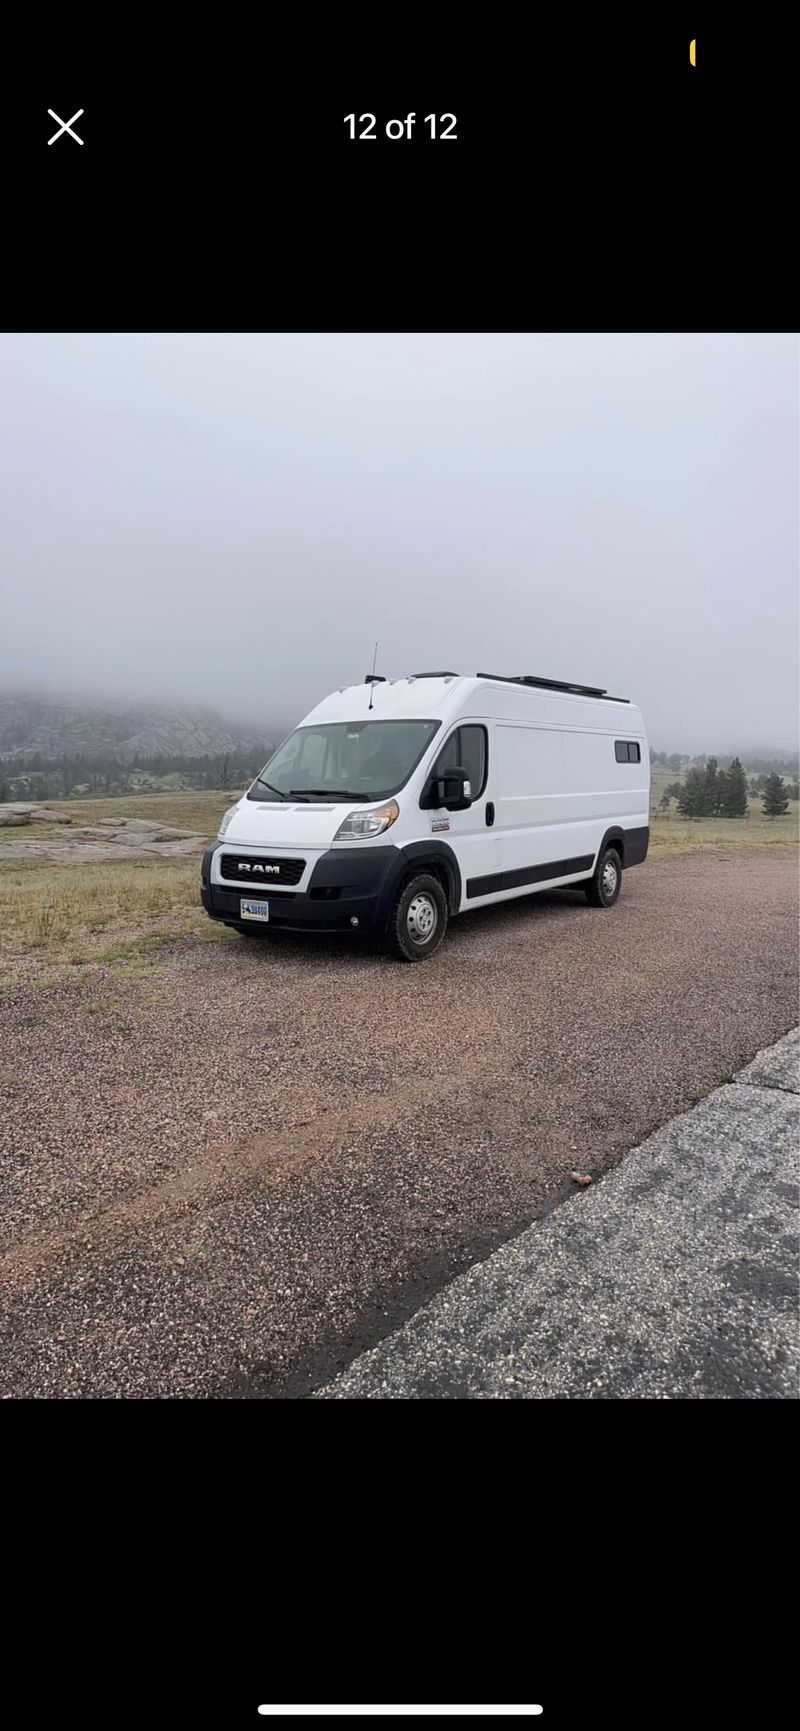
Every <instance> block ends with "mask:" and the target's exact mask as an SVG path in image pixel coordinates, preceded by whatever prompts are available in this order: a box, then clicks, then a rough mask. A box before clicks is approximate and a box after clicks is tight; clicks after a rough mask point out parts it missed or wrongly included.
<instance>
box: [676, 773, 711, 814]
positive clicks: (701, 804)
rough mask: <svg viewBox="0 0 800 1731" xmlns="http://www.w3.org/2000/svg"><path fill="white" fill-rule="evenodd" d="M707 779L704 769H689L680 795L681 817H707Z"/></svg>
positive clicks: (679, 807)
mask: <svg viewBox="0 0 800 1731" xmlns="http://www.w3.org/2000/svg"><path fill="white" fill-rule="evenodd" d="M706 800H707V793H706V778H705V774H704V772H703V770H702V769H687V771H686V780H685V781H684V783H683V786H682V788H681V791H680V794H679V795H678V810H679V812H680V814H681V817H705V814H706Z"/></svg>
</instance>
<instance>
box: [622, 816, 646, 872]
mask: <svg viewBox="0 0 800 1731" xmlns="http://www.w3.org/2000/svg"><path fill="white" fill-rule="evenodd" d="M649 841H650V825H649V824H647V823H646V824H645V825H644V827H643V828H642V829H626V831H625V858H624V860H623V862H622V863H623V865H626V866H632V865H641V864H642V861H643V860H644V859H646V858H647V846H648V843H649Z"/></svg>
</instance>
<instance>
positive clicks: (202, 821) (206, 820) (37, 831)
mask: <svg viewBox="0 0 800 1731" xmlns="http://www.w3.org/2000/svg"><path fill="white" fill-rule="evenodd" d="M236 797H237V795H236V794H230V793H224V792H222V793H221V792H220V791H219V790H218V789H211V790H209V791H208V792H191V793H133V794H122V795H120V796H119V797H118V798H113V799H111V798H109V799H67V800H63V801H61V800H57V799H54V800H52V801H51V803H52V805H53V808H54V810H56V811H65V812H68V813H69V816H70V817H71V818H72V823H71V824H66V823H47V824H45V823H39V822H38V821H37V819H36V815H35V813H34V815H33V816H32V818H31V822H30V823H29V824H19V825H16V824H15V825H14V826H13V828H9V829H5V828H4V829H2V830H0V840H2V841H3V842H6V841H36V840H41V839H44V838H45V837H48V838H52V837H53V836H60V837H62V838H63V840H64V841H67V840H68V839H69V835H70V831H71V830H72V829H80V828H81V827H82V826H84V825H92V824H96V823H97V822H98V821H99V819H100V818H101V817H147V818H152V819H153V821H154V822H156V823H164V824H171V825H173V826H174V828H175V829H188V830H193V831H195V832H196V833H197V835H205V836H208V837H209V838H210V837H211V836H214V835H216V833H217V830H218V829H219V823H220V818H221V817H222V814H223V812H225V811H227V809H228V806H229V805H232V804H233V802H234V799H235V798H236Z"/></svg>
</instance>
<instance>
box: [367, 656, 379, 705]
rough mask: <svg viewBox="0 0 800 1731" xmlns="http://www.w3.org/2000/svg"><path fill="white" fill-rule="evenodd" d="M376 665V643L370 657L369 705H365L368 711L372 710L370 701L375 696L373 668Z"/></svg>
mask: <svg viewBox="0 0 800 1731" xmlns="http://www.w3.org/2000/svg"><path fill="white" fill-rule="evenodd" d="M377 664H378V645H377V643H376V644H375V654H374V655H373V657H372V678H371V679H370V682H369V703H368V704H367V708H368V709H371V708H372V699H373V697H374V696H375V668H376V666H377Z"/></svg>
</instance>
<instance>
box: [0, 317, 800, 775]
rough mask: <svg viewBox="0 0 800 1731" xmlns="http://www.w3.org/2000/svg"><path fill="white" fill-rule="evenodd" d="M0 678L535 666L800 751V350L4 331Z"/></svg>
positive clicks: (321, 684)
mask: <svg viewBox="0 0 800 1731" xmlns="http://www.w3.org/2000/svg"><path fill="white" fill-rule="evenodd" d="M0 503H1V505H2V509H1V510H0V537H2V570H1V575H0V583H1V584H2V593H1V597H0V598H1V600H2V610H1V612H0V685H1V686H3V687H5V688H9V687H10V688H28V689H30V688H37V689H42V688H46V689H54V690H57V691H71V692H87V693H96V694H98V695H103V696H108V695H110V696H124V697H144V698H150V697H152V698H157V699H167V700H175V701H192V702H193V701H200V702H204V703H208V704H210V705H212V706H214V707H219V708H221V709H222V710H223V711H227V712H232V713H233V714H234V715H241V716H247V717H252V718H253V719H255V720H258V721H260V722H263V724H264V726H265V728H267V730H269V729H270V727H271V726H272V725H273V724H274V723H275V722H276V721H277V722H285V723H286V724H287V725H288V724H290V723H291V722H293V721H295V720H297V719H299V718H300V717H301V716H302V715H303V713H304V712H305V710H306V709H308V708H309V707H310V706H311V705H312V704H313V703H314V702H315V701H316V700H317V699H318V698H319V697H320V696H322V695H323V694H324V693H326V692H327V691H328V690H330V689H332V688H333V687H335V686H338V685H342V684H349V683H351V682H353V681H355V680H358V679H360V678H362V677H363V675H364V673H365V671H366V670H367V669H368V668H369V667H370V666H371V662H372V648H373V643H374V640H375V638H376V637H377V638H378V640H379V644H380V648H379V652H378V670H379V672H383V673H384V674H386V675H388V676H392V675H396V674H402V673H409V672H418V671H421V670H424V669H426V668H453V669H455V670H458V671H461V672H474V671H476V670H477V669H478V668H480V669H482V670H485V669H488V670H490V671H492V672H500V673H504V672H507V673H528V672H530V673H540V674H545V675H547V676H550V677H554V678H557V679H575V680H581V681H585V682H587V683H589V684H597V685H603V686H606V687H607V688H608V689H609V690H611V691H612V692H614V693H617V694H620V695H623V696H630V697H634V698H635V699H636V700H637V701H638V702H639V703H640V704H641V705H642V708H643V710H644V714H645V720H646V723H647V726H648V731H649V733H650V738H651V741H652V742H653V743H654V744H655V745H661V746H663V747H671V748H674V749H685V750H689V751H693V752H694V751H701V750H705V749H709V750H713V749H718V750H725V749H726V748H729V747H730V748H734V747H735V746H737V745H764V746H784V747H793V746H794V745H795V743H796V733H797V697H798V665H797V657H798V621H797V606H798V582H797V576H798V573H797V562H798V548H797V533H798V529H797V524H798V346H797V341H796V338H794V337H792V336H775V335H761V336H752V335H751V336H747V335H738V336H719V335H711V336H704V335H697V336H658V335H655V336H647V335H640V336H613V335H607V336H602V335H601V336H597V335H595V336H569V335H567V336H507V335H496V336H485V335H475V336H463V335H462V336H442V335H439V336H435V335H428V336H416V335H405V336H404V335H399V336H397V335H395V336H392V335H384V336H381V335H377V336H376V335H373V336H348V335H344V336H333V335H319V336H303V335H289V336H286V335H283V336H239V335H233V336H185V335H178V336H170V335H139V336H114V335H106V336H92V335H83V336H81V335H73V336H69V335H39V336H35V335H27V336H26V335H21V336H20V335H17V336H2V337H0Z"/></svg>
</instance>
